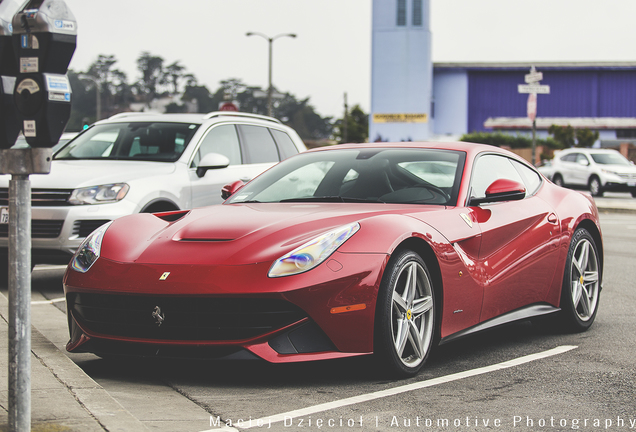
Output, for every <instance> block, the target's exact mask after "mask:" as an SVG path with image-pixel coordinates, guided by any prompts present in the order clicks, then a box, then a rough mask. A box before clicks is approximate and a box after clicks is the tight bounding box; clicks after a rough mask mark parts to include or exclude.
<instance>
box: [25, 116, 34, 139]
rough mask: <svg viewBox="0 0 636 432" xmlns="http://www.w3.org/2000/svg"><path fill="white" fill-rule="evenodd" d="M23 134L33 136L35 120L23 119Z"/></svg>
mask: <svg viewBox="0 0 636 432" xmlns="http://www.w3.org/2000/svg"><path fill="white" fill-rule="evenodd" d="M24 136H25V137H35V136H37V135H36V132H35V120H25V121H24Z"/></svg>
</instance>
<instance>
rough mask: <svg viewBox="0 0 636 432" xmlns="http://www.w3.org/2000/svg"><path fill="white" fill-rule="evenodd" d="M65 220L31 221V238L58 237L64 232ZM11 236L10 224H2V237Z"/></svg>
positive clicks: (0, 235)
mask: <svg viewBox="0 0 636 432" xmlns="http://www.w3.org/2000/svg"><path fill="white" fill-rule="evenodd" d="M63 225H64V221H63V220H39V219H35V220H32V221H31V238H58V237H59V236H60V233H61V232H62V226H63ZM8 236H9V224H0V237H4V238H6V237H8Z"/></svg>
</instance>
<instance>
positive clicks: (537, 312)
mask: <svg viewBox="0 0 636 432" xmlns="http://www.w3.org/2000/svg"><path fill="white" fill-rule="evenodd" d="M560 310H561V309H560V308H557V307H554V306H550V305H546V304H540V305H531V306H526V307H523V308H521V309H517V310H514V311H512V312H508V313H506V314H503V315H501V316H498V317H495V318H492V319H489V320H488V321H485V322H482V323H479V324H477V325H475V326H473V327H470V328H467V329H465V330H461V331H458V332H457V333H453V334H451V335H448V336H446V337H444V338H442V340H440V342H439V345H443V344H445V343H448V342H452V341H454V340H457V339H460V338H463V337H465V336H468V335H471V334H473V333H477V332H480V331H483V330H487V329H490V328H493V327H497V326H500V325H504V324H509V323H512V322H515V321H522V320H525V319H528V318H533V317H538V316H542V315H549V314H553V313H556V312H559V311H560Z"/></svg>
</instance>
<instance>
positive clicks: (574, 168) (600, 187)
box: [542, 148, 636, 197]
mask: <svg viewBox="0 0 636 432" xmlns="http://www.w3.org/2000/svg"><path fill="white" fill-rule="evenodd" d="M549 169H550V176H549V177H550V178H551V180H552V181H553V182H554V183H555V184H557V185H559V186H571V187H583V188H587V189H588V190H589V191H590V193H591V194H592V195H593V196H602V195H603V192H605V191H616V192H631V194H632V196H633V197H636V166H634V164H633V163H632V162H630V161H629V160H627V159H626V158H625V157H624V156H623V155H621V154H620V153H619V152H617V151H616V150H609V149H590V148H570V149H567V150H563V151H560V152H558V153H557V154H556V155H555V156H554V159H553V160H552V163H551V165H550V167H549ZM542 172H544V173H545V171H542Z"/></svg>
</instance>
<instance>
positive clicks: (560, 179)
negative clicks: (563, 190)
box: [552, 174, 564, 187]
mask: <svg viewBox="0 0 636 432" xmlns="http://www.w3.org/2000/svg"><path fill="white" fill-rule="evenodd" d="M552 183H554V184H555V185H557V186H561V187H563V186H564V183H563V177H561V175H560V174H555V175H554V178H553V179H552Z"/></svg>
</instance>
